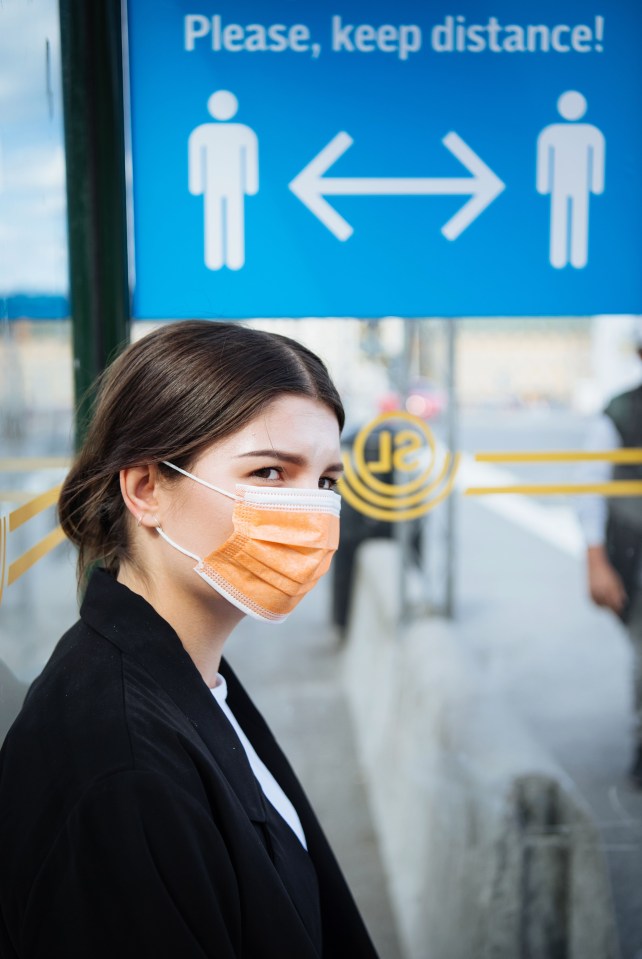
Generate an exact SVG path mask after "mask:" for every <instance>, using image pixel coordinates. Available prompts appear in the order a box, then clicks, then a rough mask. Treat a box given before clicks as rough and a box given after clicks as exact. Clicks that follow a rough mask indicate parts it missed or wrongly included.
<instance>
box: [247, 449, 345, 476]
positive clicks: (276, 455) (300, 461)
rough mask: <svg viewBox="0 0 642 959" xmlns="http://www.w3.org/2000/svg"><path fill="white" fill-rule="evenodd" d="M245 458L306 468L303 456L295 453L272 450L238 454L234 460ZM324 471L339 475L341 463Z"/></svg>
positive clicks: (327, 467) (341, 469) (341, 467)
mask: <svg viewBox="0 0 642 959" xmlns="http://www.w3.org/2000/svg"><path fill="white" fill-rule="evenodd" d="M247 456H270V457H272V459H277V460H283V462H284V463H293V464H294V465H295V466H307V460H306V458H305V456H299V455H298V454H297V453H284V452H283V450H273V449H272V448H270V449H267V450H251V451H250V452H249V453H239V454H238V456H237V457H236V458H237V459H242V458H244V457H247ZM326 470H327V471H328V473H341V472H343V463H332V465H331V466H326Z"/></svg>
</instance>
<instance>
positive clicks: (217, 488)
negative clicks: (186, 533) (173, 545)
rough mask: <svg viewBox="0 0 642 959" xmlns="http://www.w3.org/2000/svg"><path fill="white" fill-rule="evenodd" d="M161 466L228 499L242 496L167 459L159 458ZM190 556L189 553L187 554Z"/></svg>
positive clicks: (237, 498)
mask: <svg viewBox="0 0 642 959" xmlns="http://www.w3.org/2000/svg"><path fill="white" fill-rule="evenodd" d="M161 462H162V464H163V466H169V467H170V469H173V470H176V472H177V473H182V474H183V476H187V477H188V478H189V479H191V480H194V482H195V483H200V484H201V486H207V488H208V489H213V490H214V492H215V493H221V494H222V495H223V496H227V497H228V499H234V500H242V499H243V497H242V496H237V494H236V493H228V491H227V490H225V489H221V487H220V486H214V483H208V482H207V480H204V479H201V478H200V477H199V476H194V474H193V473H188V472H187V470H184V469H181V467H180V466H174V464H173V463H170V462H169V460H161ZM189 555H190V556H191V553H190V554H189Z"/></svg>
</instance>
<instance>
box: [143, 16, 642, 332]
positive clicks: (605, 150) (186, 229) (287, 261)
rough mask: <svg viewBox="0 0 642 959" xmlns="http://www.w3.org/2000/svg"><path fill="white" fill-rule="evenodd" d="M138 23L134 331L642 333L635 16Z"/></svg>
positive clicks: (640, 95)
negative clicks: (466, 325) (519, 321)
mask: <svg viewBox="0 0 642 959" xmlns="http://www.w3.org/2000/svg"><path fill="white" fill-rule="evenodd" d="M128 7H129V10H128V56H129V68H130V90H131V135H132V161H133V197H134V225H135V262H136V277H135V295H134V315H135V316H136V317H138V318H170V317H190V316H192V317H193V316H200V317H224V318H234V317H276V316H287V317H296V316H355V317H377V316H386V315H397V316H409V317H413V316H482V315H484V316H488V315H491V316H502V315H505V316H529V315H534V316H537V315H553V316H564V315H589V314H596V313H642V269H641V268H640V263H641V262H642V120H641V118H642V57H640V38H641V37H642V5H640V4H637V3H631V2H630V0H610V2H609V3H608V4H601V5H593V4H591V3H587V2H586V0H555V2H553V0H539V2H534V0H519V2H517V0H512V2H507V0H488V2H486V0H484V2H480V0H475V2H472V0H459V2H458V3H457V4H455V5H454V6H453V5H451V4H449V3H448V2H442V0H426V2H422V3H418V2H412V0H395V2H393V0H371V2H369V3H363V2H355V0H339V2H337V3H335V4H331V5H329V4H327V3H326V2H324V0H306V2H303V0H300V2H293V0H270V2H268V0H234V2H232V0H164V2H163V3H158V2H157V0H128Z"/></svg>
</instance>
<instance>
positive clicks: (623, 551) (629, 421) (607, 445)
mask: <svg viewBox="0 0 642 959" xmlns="http://www.w3.org/2000/svg"><path fill="white" fill-rule="evenodd" d="M635 346H636V349H637V352H638V355H639V357H640V359H642V324H639V325H638V326H637V330H636V334H635ZM586 447H587V449H589V450H595V451H611V450H618V449H625V448H629V447H632V448H635V449H640V448H642V383H640V385H639V386H637V387H635V389H632V390H628V391H627V392H625V393H621V394H620V395H619V396H616V397H614V398H613V399H612V400H611V401H610V402H609V403H608V405H607V406H606V409H605V410H604V413H603V414H602V415H601V416H599V417H598V418H597V419H596V421H595V422H594V424H593V426H592V428H591V431H590V434H589V436H588V438H587V443H586ZM581 473H582V480H583V482H586V483H606V482H608V481H609V480H612V479H613V480H637V481H642V464H641V463H636V464H626V465H620V464H611V463H608V462H603V461H602V462H594V463H586V464H583V466H582V470H581ZM578 513H579V518H580V521H581V523H582V527H583V531H584V535H585V539H586V543H587V566H588V587H589V592H590V596H591V599H592V600H593V602H594V603H596V604H597V605H598V606H603V607H605V608H607V609H610V610H612V611H613V612H614V613H616V614H617V616H619V617H620V619H621V620H622V622H623V623H625V625H626V627H627V630H628V633H629V637H630V639H631V645H632V649H633V659H634V665H633V693H634V711H635V727H634V731H635V744H634V755H633V763H632V766H631V773H630V776H631V781H632V783H633V784H634V785H635V786H636V787H637V788H638V789H642V497H641V496H631V497H620V496H613V497H609V498H608V499H607V498H605V497H602V496H593V495H588V496H580V497H578Z"/></svg>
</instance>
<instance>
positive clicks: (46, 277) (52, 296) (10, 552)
mask: <svg viewBox="0 0 642 959" xmlns="http://www.w3.org/2000/svg"><path fill="white" fill-rule="evenodd" d="M0 90H1V91H2V113H1V126H0V688H1V689H2V698H1V700H0V739H1V738H2V736H3V735H4V732H5V730H6V728H7V726H8V724H9V723H10V722H11V720H12V718H13V716H14V715H15V712H16V711H17V709H18V707H19V705H20V700H21V697H22V695H23V693H24V689H25V685H24V684H26V683H28V682H29V681H30V680H31V679H33V678H34V676H35V675H36V674H37V673H38V672H39V671H40V669H41V668H42V666H43V664H44V662H45V660H46V658H47V657H48V655H49V653H50V651H51V649H52V647H53V645H54V643H55V642H56V640H57V637H58V636H59V635H60V632H61V631H62V630H63V628H66V627H67V626H68V625H69V624H70V623H71V622H72V621H73V619H74V618H75V585H74V572H73V561H72V557H71V550H70V549H69V547H68V546H66V545H64V546H60V545H59V546H58V547H57V548H55V549H53V550H51V549H48V547H49V546H51V544H52V541H53V540H52V534H53V536H54V537H56V534H55V533H53V531H54V530H55V529H56V518H55V509H54V506H53V503H54V501H55V494H52V495H51V497H50V500H51V502H49V503H48V504H47V502H46V501H45V503H41V504H40V507H39V505H38V502H36V503H34V502H33V501H34V499H35V497H37V496H38V495H39V494H41V493H44V492H46V491H49V490H52V489H53V488H54V487H55V486H56V485H57V484H58V483H60V481H61V479H62V477H63V476H64V472H65V464H66V463H67V462H68V459H69V456H70V454H71V450H72V406H73V386H72V362H71V323H70V321H69V319H68V312H69V310H68V304H67V287H68V280H67V237H66V201H65V164H64V142H63V118H62V91H61V74H60V38H59V27H58V4H57V3H56V2H55V0H30V2H27V0H24V2H19V0H13V2H8V3H3V4H2V5H0ZM29 503H31V504H32V506H31V510H30V511H31V512H34V515H33V517H31V518H29V519H26V518H25V508H26V507H27V504H29ZM43 507H44V508H43ZM47 536H49V537H50V538H49V539H48V540H46V539H45V537H47ZM56 538H57V537H56ZM43 540H44V543H43ZM37 557H42V558H39V559H36V558H37ZM34 560H35V562H34ZM30 561H31V565H30Z"/></svg>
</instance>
